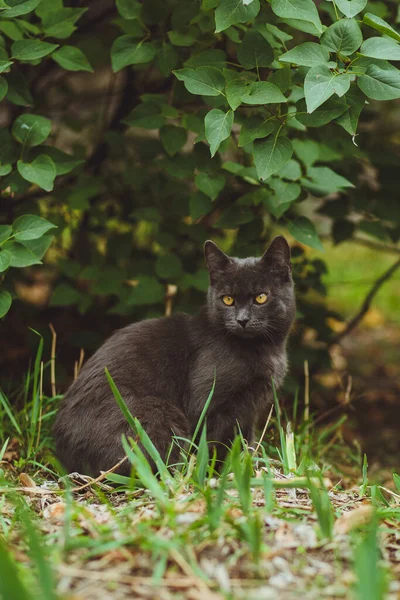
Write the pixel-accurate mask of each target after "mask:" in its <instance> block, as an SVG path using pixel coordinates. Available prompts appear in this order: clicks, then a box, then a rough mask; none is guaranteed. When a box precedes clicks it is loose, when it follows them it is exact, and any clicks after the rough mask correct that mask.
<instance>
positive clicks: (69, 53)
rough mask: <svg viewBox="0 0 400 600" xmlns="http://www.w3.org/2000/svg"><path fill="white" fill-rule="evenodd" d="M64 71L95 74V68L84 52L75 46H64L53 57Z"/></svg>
mask: <svg viewBox="0 0 400 600" xmlns="http://www.w3.org/2000/svg"><path fill="white" fill-rule="evenodd" d="M51 58H52V59H53V60H55V61H56V63H58V64H59V65H60V67H62V68H63V69H66V70H67V71H89V72H90V73H93V67H92V66H91V64H90V63H89V61H88V59H87V58H86V56H85V55H84V54H83V52H82V50H79V48H76V47H75V46H63V47H62V48H60V50H57V51H56V52H54V53H53V54H52V55H51Z"/></svg>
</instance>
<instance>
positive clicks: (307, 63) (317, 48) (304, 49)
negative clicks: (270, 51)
mask: <svg viewBox="0 0 400 600" xmlns="http://www.w3.org/2000/svg"><path fill="white" fill-rule="evenodd" d="M279 60H280V61H281V62H288V63H293V64H294V65H300V66H304V67H316V66H318V65H321V64H324V63H327V62H329V51H328V50H327V49H326V48H324V47H323V46H321V44H316V43H315V42H305V43H304V44H300V45H299V46H296V47H295V48H292V50H289V52H285V54H282V56H280V57H279Z"/></svg>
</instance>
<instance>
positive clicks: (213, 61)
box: [185, 50, 226, 69]
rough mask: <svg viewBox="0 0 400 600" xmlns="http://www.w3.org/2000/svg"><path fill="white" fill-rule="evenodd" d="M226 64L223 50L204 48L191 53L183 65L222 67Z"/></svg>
mask: <svg viewBox="0 0 400 600" xmlns="http://www.w3.org/2000/svg"><path fill="white" fill-rule="evenodd" d="M225 66H226V54H225V52H224V51H223V50H204V51H203V52H198V53H197V54H193V55H192V56H191V57H190V58H189V59H188V60H187V61H186V62H185V67H192V68H194V69H196V68H197V67H215V68H216V69H223V68H224V67H225Z"/></svg>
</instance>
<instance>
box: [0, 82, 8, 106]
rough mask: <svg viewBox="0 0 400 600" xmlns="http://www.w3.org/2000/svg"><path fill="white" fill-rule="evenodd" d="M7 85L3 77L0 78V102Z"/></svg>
mask: <svg viewBox="0 0 400 600" xmlns="http://www.w3.org/2000/svg"><path fill="white" fill-rule="evenodd" d="M7 90H8V84H7V81H6V80H5V79H4V77H0V102H1V101H2V100H3V98H4V97H5V95H6V94H7Z"/></svg>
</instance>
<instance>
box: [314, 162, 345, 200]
mask: <svg viewBox="0 0 400 600" xmlns="http://www.w3.org/2000/svg"><path fill="white" fill-rule="evenodd" d="M302 185H303V187H304V188H306V189H307V190H310V192H311V193H312V194H314V195H315V196H326V195H328V194H334V193H336V192H340V191H342V190H344V189H346V188H352V187H354V185H353V184H352V183H351V181H349V180H348V179H346V178H345V177H342V176H341V175H338V174H337V173H335V171H332V169H330V168H329V167H309V168H308V169H307V179H302Z"/></svg>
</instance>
